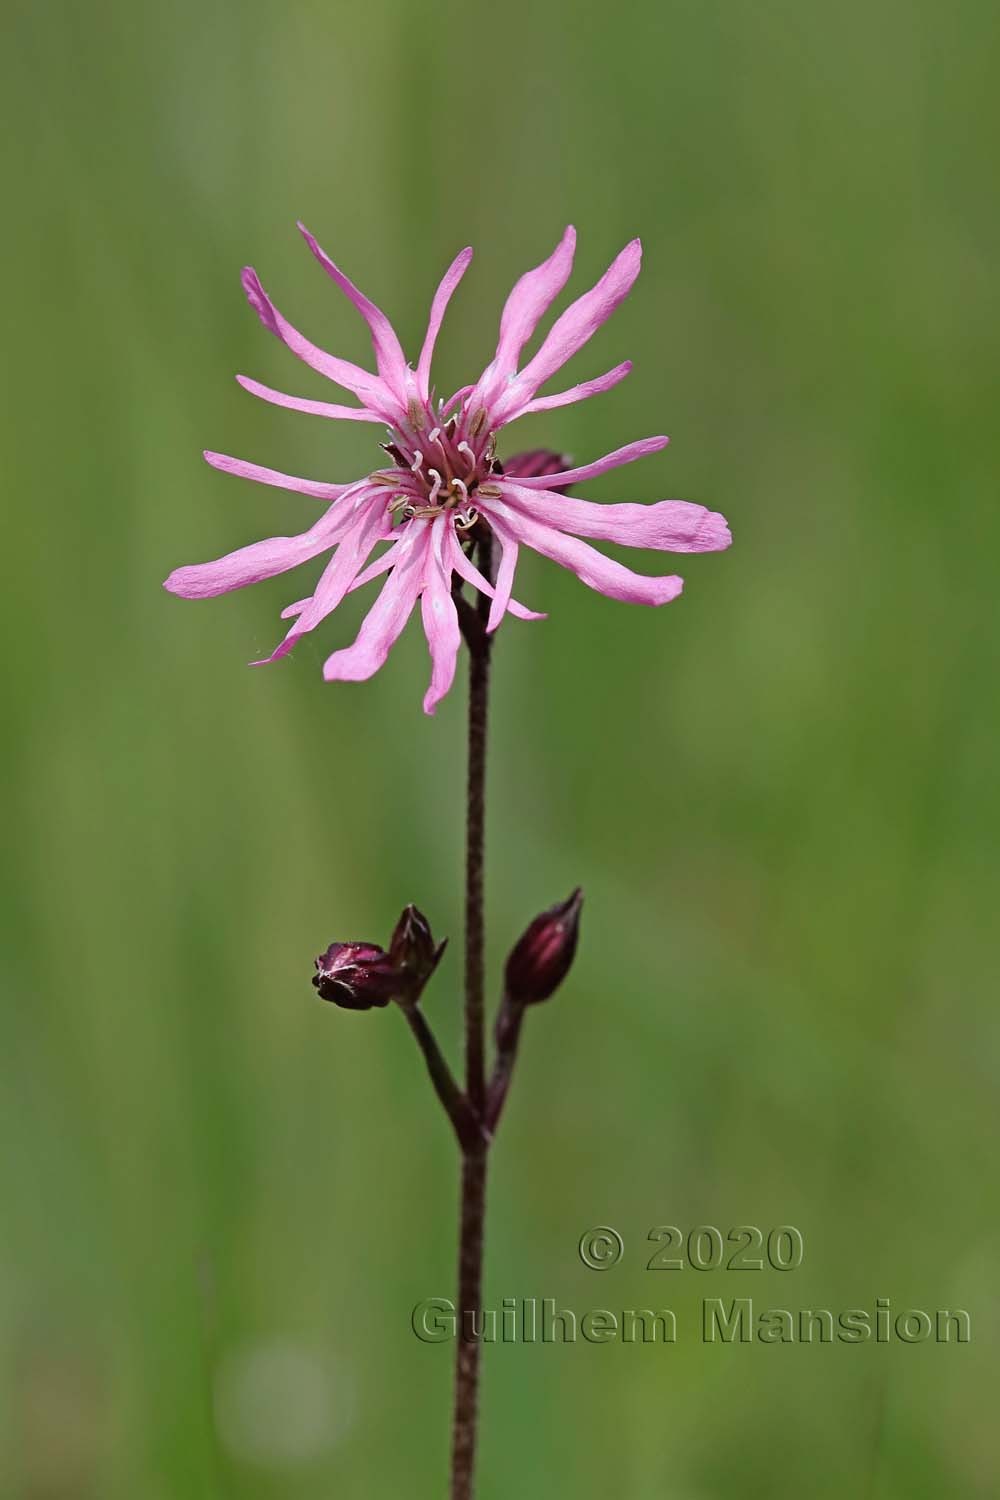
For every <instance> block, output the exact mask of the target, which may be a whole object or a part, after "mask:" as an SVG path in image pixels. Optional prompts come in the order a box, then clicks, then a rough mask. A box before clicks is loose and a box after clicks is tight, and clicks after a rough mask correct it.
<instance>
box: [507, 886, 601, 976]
mask: <svg viewBox="0 0 1000 1500" xmlns="http://www.w3.org/2000/svg"><path fill="white" fill-rule="evenodd" d="M582 905H583V892H582V891H581V890H580V889H579V887H578V888H577V889H576V890H575V891H574V892H573V894H572V896H570V897H569V898H568V899H567V900H566V901H560V902H559V903H558V904H557V905H556V906H550V907H549V909H548V911H543V912H542V914H541V916H538V917H536V918H535V920H534V921H533V922H532V923H531V924H530V925H529V926H528V927H527V928H526V930H525V932H524V934H523V936H522V937H521V938H519V940H518V941H517V942H516V943H515V944H514V947H513V949H512V950H511V954H510V957H509V958H508V960H507V969H506V981H507V995H508V997H509V998H510V1000H511V1001H513V1003H514V1004H515V1005H535V1004H537V1003H538V1001H540V1000H547V999H548V998H549V996H550V995H551V994H553V993H554V992H555V991H556V990H557V989H558V988H559V986H560V985H561V984H562V982H563V980H564V979H565V978H566V975H567V974H568V973H569V970H570V965H571V964H572V962H573V958H574V955H575V954H576V942H577V937H578V935H579V931H580V908H581V906H582Z"/></svg>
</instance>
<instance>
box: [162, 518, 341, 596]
mask: <svg viewBox="0 0 1000 1500" xmlns="http://www.w3.org/2000/svg"><path fill="white" fill-rule="evenodd" d="M342 504H343V501H342V500H340V501H338V502H336V503H335V504H334V505H332V506H331V507H330V509H329V510H328V511H327V513H326V515H325V516H322V517H321V518H320V520H318V521H317V522H316V524H315V526H312V527H310V529H309V530H308V531H304V532H303V533H302V534H301V535H300V536H273V537H268V539H267V540H266V541H263V542H252V543H251V544H250V546H249V547H241V548H240V549H239V550H238V551H237V552H230V553H228V555H227V556H226V557H220V558H217V559H216V561H215V562H207V563H193V564H191V565H190V566H188V567H184V568H175V569H174V571H173V572H172V573H171V575H170V577H169V578H168V579H167V580H166V582H165V583H164V585H163V587H164V588H165V589H167V590H168V591H169V592H170V593H171V594H179V595H180V597H181V598H182V599H212V598H214V597H215V596H216V595H217V594H228V593H229V592H230V591H231V590H232V589H241V588H244V587H245V586H246V585H247V584H250V583H259V582H260V581H261V580H262V579H264V578H274V577H276V575H277V574H278V573H287V572H288V571H289V569H290V568H294V567H296V566H297V565H298V564H299V563H304V562H309V560H310V559H311V558H313V557H318V556H319V554H320V553H321V552H325V551H326V550H327V548H328V547H332V546H333V544H334V542H335V541H337V540H338V539H339V537H340V535H341V533H342V530H343V525H344V522H343V514H342V511H341V506H342Z"/></svg>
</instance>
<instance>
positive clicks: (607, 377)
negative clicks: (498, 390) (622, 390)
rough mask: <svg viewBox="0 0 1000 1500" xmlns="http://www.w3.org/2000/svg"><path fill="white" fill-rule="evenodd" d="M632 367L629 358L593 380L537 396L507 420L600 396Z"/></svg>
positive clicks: (623, 377) (620, 379) (616, 383)
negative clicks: (550, 394)
mask: <svg viewBox="0 0 1000 1500" xmlns="http://www.w3.org/2000/svg"><path fill="white" fill-rule="evenodd" d="M631 368H632V361H631V360H630V359H626V360H624V361H623V362H622V363H621V364H620V365H615V367H614V369H613V370H608V371H607V372H606V373H605V374H604V375H598V376H597V377H596V378H595V379H594V380H583V381H581V382H580V384H579V385H572V386H570V388H569V390H567V391H558V392H557V393H556V394H555V395H554V396H539V397H538V398H537V399H536V400H534V401H529V402H528V404H527V405H526V406H524V407H522V409H521V410H520V411H518V412H514V413H512V414H511V415H510V416H509V417H508V418H507V420H508V422H512V421H513V420H514V418H515V417H530V416H531V414H532V413H533V412H536V411H552V410H553V408H554V407H557V406H572V405H573V404H574V403H575V402H577V401H586V399H587V397H588V396H600V395H601V394H602V393H603V392H604V391H610V390H612V389H613V388H614V387H615V386H616V385H618V383H619V382H620V381H622V380H624V379H625V376H626V375H627V374H628V373H629V371H630V370H631Z"/></svg>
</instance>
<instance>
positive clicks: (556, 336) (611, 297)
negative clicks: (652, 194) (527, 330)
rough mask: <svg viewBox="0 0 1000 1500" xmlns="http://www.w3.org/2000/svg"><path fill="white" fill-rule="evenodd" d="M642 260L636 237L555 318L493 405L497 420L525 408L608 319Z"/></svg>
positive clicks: (630, 283)
mask: <svg viewBox="0 0 1000 1500" xmlns="http://www.w3.org/2000/svg"><path fill="white" fill-rule="evenodd" d="M641 261H642V247H641V245H640V244H639V241H638V240H633V241H632V242H631V244H629V245H626V246H625V249H624V250H623V251H622V252H621V254H620V255H618V256H616V258H615V259H614V260H613V261H612V263H611V265H610V266H609V267H608V269H607V270H606V271H605V273H604V275H603V276H602V277H601V279H600V281H598V282H597V283H596V285H595V286H592V287H591V289H590V291H589V292H584V294H583V296H582V297H578V298H577V299H576V301H575V302H574V303H572V304H571V305H570V306H569V307H568V308H567V309H566V311H565V312H564V313H562V314H561V315H560V316H559V317H558V318H557V319H556V321H555V323H553V325H552V327H551V329H550V330H549V332H548V334H547V336H546V338H545V340H544V342H543V344H542V347H541V348H540V349H539V351H538V353H537V354H536V355H535V357H534V359H532V360H529V362H528V363H527V364H526V365H525V367H524V369H523V370H522V371H521V373H520V374H519V375H518V376H517V377H516V378H515V379H514V380H513V381H511V383H510V384H509V386H508V387H507V389H506V391H505V392H504V393H503V394H502V395H501V396H500V398H499V400H498V401H497V403H496V404H495V406H493V408H492V417H493V420H494V422H496V423H497V424H499V423H501V422H506V421H508V420H509V419H510V413H511V412H513V411H518V410H520V409H521V408H523V406H524V405H525V403H526V402H527V401H530V400H532V399H533V397H534V395H535V392H536V391H537V390H538V389H539V388H540V387H541V386H542V385H544V384H545V382H546V380H548V379H549V377H550V376H552V375H554V374H555V373H556V371H557V370H560V369H562V367H563V365H564V364H566V362H567V360H570V359H572V357H573V355H574V354H576V352H577V351H578V350H579V349H582V348H583V346H584V344H586V343H587V341H588V340H589V339H590V338H592V337H593V335H594V334H595V333H596V332H597V330H598V328H600V327H601V325H602V323H606V322H607V320H608V318H610V316H611V314H612V313H613V312H614V310H615V308H616V307H617V306H618V305H619V303H620V302H622V301H623V299H624V298H625V297H626V296H627V295H628V293H629V292H630V291H631V289H632V285H633V283H634V281H635V279H636V277H637V276H638V274H639V267H640V264H641Z"/></svg>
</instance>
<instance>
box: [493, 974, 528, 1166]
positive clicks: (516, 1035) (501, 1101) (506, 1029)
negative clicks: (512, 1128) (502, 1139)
mask: <svg viewBox="0 0 1000 1500" xmlns="http://www.w3.org/2000/svg"><path fill="white" fill-rule="evenodd" d="M524 1012H525V1007H524V1006H523V1005H515V1004H514V1003H513V1001H512V1000H511V999H510V997H509V996H508V995H504V997H503V1003H502V1004H501V1006H500V1013H499V1015H498V1016H497V1025H496V1042H497V1056H496V1063H495V1064H494V1068H493V1076H492V1077H491V1078H490V1086H489V1089H488V1090H487V1095H486V1117H485V1126H486V1134H487V1136H490V1137H492V1136H493V1135H494V1134H495V1133H496V1128H497V1125H498V1124H499V1123H500V1116H501V1114H502V1113H503V1107H504V1105H505V1103H506V1102H507V1090H508V1089H509V1088H510V1080H511V1078H512V1076H513V1073H514V1064H515V1063H516V1062H517V1048H518V1043H519V1042H520V1040H521V1027H522V1025H523V1024H524Z"/></svg>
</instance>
